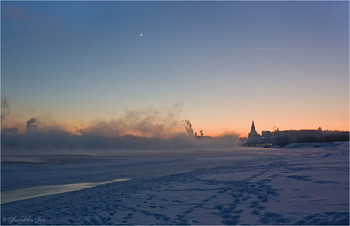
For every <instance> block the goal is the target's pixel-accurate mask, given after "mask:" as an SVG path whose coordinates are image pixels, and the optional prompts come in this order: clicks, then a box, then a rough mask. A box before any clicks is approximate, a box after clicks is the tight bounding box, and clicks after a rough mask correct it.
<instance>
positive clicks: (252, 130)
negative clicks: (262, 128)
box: [248, 121, 260, 138]
mask: <svg viewBox="0 0 350 226" xmlns="http://www.w3.org/2000/svg"><path fill="white" fill-rule="evenodd" d="M258 137H260V135H259V134H258V133H257V132H256V130H255V125H254V121H252V127H251V129H250V133H249V134H248V138H258Z"/></svg>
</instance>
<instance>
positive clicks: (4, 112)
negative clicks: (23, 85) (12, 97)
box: [1, 98, 10, 121]
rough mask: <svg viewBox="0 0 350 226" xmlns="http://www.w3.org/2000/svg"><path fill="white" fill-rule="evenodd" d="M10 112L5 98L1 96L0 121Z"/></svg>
mask: <svg viewBox="0 0 350 226" xmlns="http://www.w3.org/2000/svg"><path fill="white" fill-rule="evenodd" d="M9 114H10V105H9V103H8V101H7V99H6V98H1V121H3V120H5V118H6V117H7V116H8V115H9Z"/></svg>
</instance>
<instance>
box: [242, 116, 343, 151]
mask: <svg viewBox="0 0 350 226" xmlns="http://www.w3.org/2000/svg"><path fill="white" fill-rule="evenodd" d="M335 141H349V131H329V130H325V131H324V130H322V128H321V127H319V128H318V129H315V130H312V129H303V130H284V131H280V130H279V129H278V128H277V129H276V130H275V131H273V132H271V131H268V130H267V131H262V132H261V135H260V134H259V133H258V132H257V131H256V129H255V124H254V121H252V125H251V129H250V132H249V134H248V137H247V138H242V139H241V142H242V145H244V146H263V147H269V146H271V145H287V144H290V143H312V142H335Z"/></svg>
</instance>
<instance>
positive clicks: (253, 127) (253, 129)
mask: <svg viewBox="0 0 350 226" xmlns="http://www.w3.org/2000/svg"><path fill="white" fill-rule="evenodd" d="M250 132H253V133H256V130H255V125H254V121H252V128H251V130H250Z"/></svg>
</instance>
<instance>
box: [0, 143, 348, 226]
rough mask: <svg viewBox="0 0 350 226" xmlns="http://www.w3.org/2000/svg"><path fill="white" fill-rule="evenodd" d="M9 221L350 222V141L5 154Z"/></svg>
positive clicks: (3, 176) (4, 197) (4, 194)
mask: <svg viewBox="0 0 350 226" xmlns="http://www.w3.org/2000/svg"><path fill="white" fill-rule="evenodd" d="M1 180H2V181H1V182H2V200H1V201H2V205H1V209H2V210H1V211H2V219H1V221H2V224H11V223H12V224H202V225H203V224H332V225H333V224H346V225H347V224H348V223H349V145H348V143H333V144H318V145H317V147H316V146H315V145H313V144H305V145H304V144H298V145H290V146H289V147H286V148H267V149H266V148H244V147H237V148H233V149H225V150H224V149H222V150H196V151H193V150H192V151H189V150H181V151H175V150H174V151H124V152H122V151H115V152H105V153H102V152H99V153H80V154H79V155H78V154H75V155H67V154H66V155H57V154H56V155H23V154H22V155H9V154H7V155H3V156H2V168H1Z"/></svg>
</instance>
